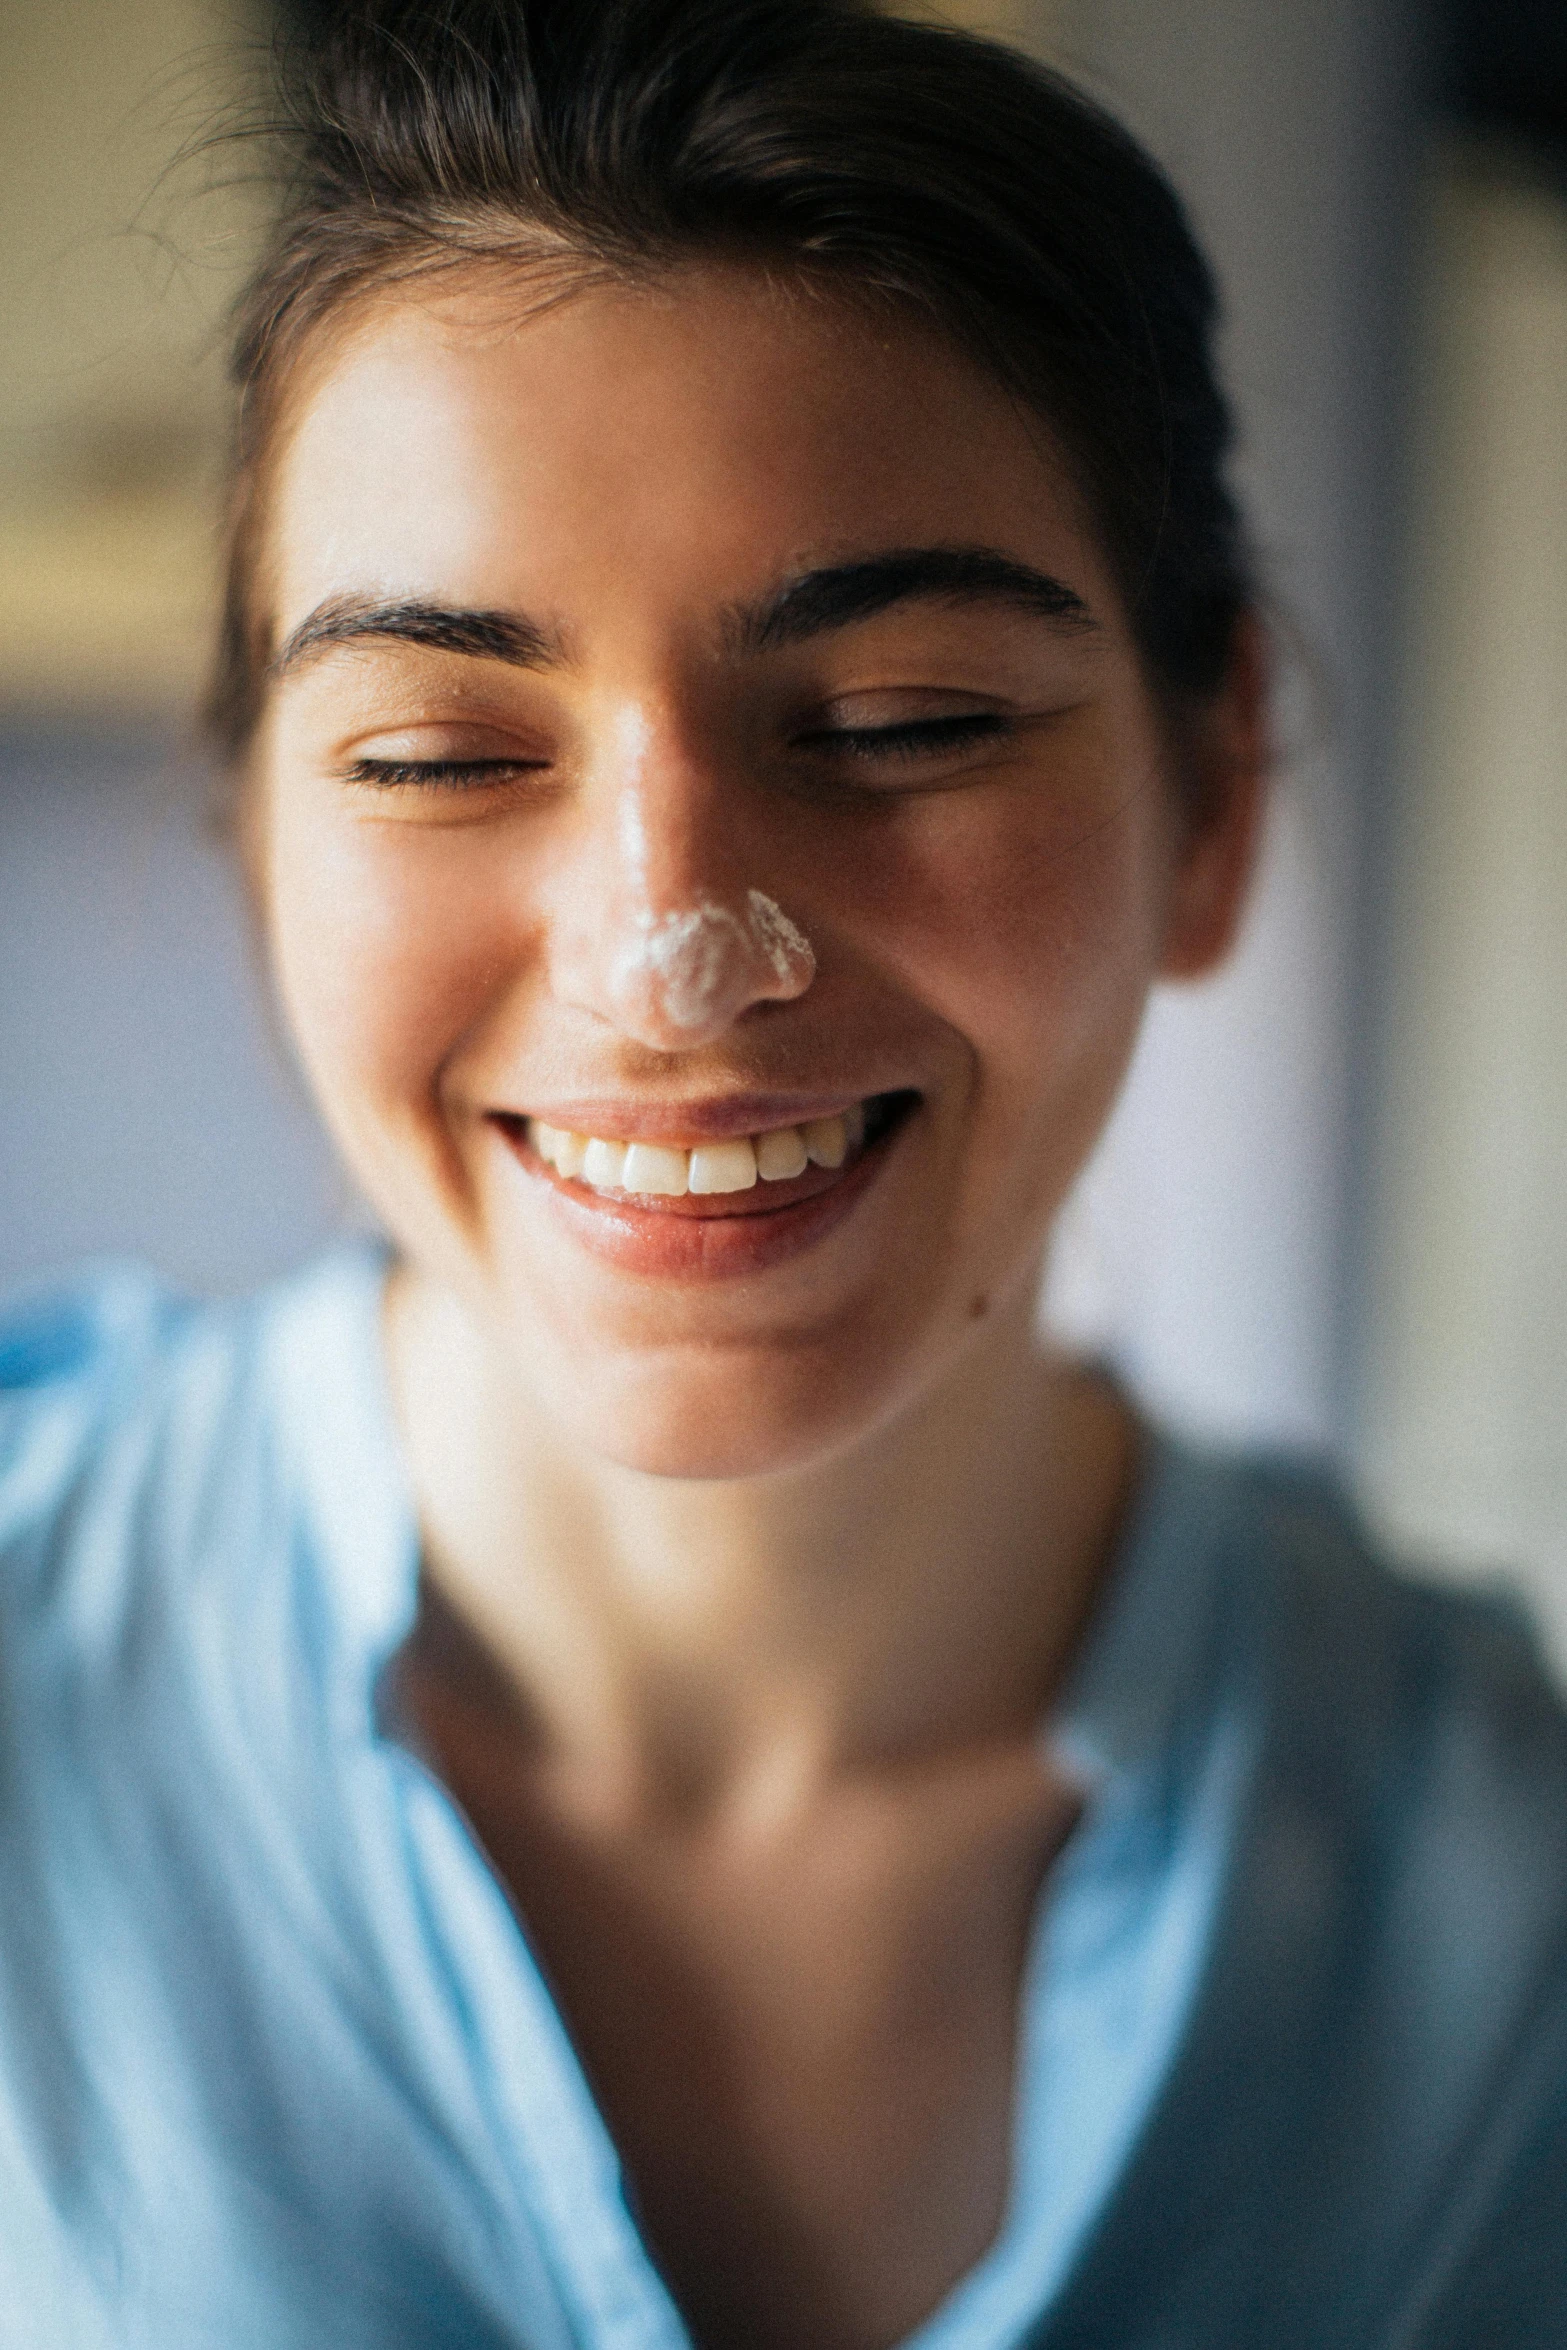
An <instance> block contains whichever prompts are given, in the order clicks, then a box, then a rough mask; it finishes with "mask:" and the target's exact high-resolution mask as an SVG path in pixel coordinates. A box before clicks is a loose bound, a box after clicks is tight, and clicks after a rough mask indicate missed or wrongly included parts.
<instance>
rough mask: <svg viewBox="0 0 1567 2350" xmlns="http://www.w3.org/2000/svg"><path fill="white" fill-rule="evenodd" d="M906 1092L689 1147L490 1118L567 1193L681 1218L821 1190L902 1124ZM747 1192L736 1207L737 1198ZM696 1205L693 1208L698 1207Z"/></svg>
mask: <svg viewBox="0 0 1567 2350" xmlns="http://www.w3.org/2000/svg"><path fill="white" fill-rule="evenodd" d="M918 1100H919V1095H918V1094H917V1093H915V1092H913V1091H909V1090H904V1091H900V1092H896V1093H881V1094H872V1095H870V1096H868V1097H867V1098H866V1099H865V1100H863V1101H861V1102H857V1103H855V1104H854V1105H853V1106H852V1107H851V1108H850V1109H848V1110H847V1111H844V1112H841V1113H838V1114H835V1115H834V1116H832V1117H827V1118H811V1119H807V1120H805V1121H804V1122H802V1123H801V1124H799V1125H795V1126H775V1127H769V1128H767V1129H766V1130H765V1131H763V1132H760V1133H757V1134H750V1135H738V1136H733V1137H727V1138H725V1139H723V1140H721V1141H713V1142H702V1143H697V1144H695V1145H693V1146H692V1147H691V1148H690V1149H682V1148H681V1147H680V1146H679V1145H676V1144H671V1143H667V1142H644V1141H638V1140H636V1139H635V1138H626V1137H623V1136H605V1135H596V1134H580V1133H577V1132H576V1131H575V1130H574V1129H571V1128H568V1127H560V1126H552V1125H550V1124H548V1123H547V1122H546V1121H545V1120H544V1119H542V1118H530V1117H520V1116H516V1115H513V1114H510V1113H506V1112H500V1113H497V1115H496V1123H497V1124H498V1125H499V1126H500V1127H501V1128H502V1130H503V1131H504V1132H505V1134H506V1136H507V1139H508V1141H510V1142H511V1143H512V1144H513V1147H520V1148H522V1149H523V1150H525V1151H526V1152H527V1153H528V1154H530V1155H531V1156H532V1157H534V1158H536V1159H538V1160H540V1161H542V1163H543V1164H544V1166H546V1167H547V1168H549V1169H550V1170H551V1172H552V1173H553V1174H554V1175H556V1176H557V1177H558V1178H560V1179H562V1181H563V1183H565V1184H567V1185H569V1186H570V1187H571V1189H573V1190H580V1191H586V1192H589V1193H597V1194H598V1195H600V1196H601V1197H603V1198H605V1199H607V1200H612V1201H616V1202H623V1203H628V1204H635V1205H637V1206H642V1207H648V1208H655V1209H656V1208H659V1207H664V1206H668V1207H674V1206H675V1204H676V1203H677V1202H678V1203H679V1208H680V1210H681V1211H683V1212H684V1213H685V1214H686V1215H693V1214H695V1215H702V1214H709V1215H734V1214H737V1213H739V1214H756V1215H760V1214H766V1213H768V1212H769V1211H770V1210H775V1209H780V1208H784V1207H788V1206H791V1205H793V1204H794V1203H795V1202H796V1201H797V1200H801V1199H806V1198H811V1197H814V1196H815V1195H816V1194H817V1193H818V1192H821V1191H823V1190H826V1189H828V1188H829V1187H830V1186H831V1185H832V1184H833V1183H834V1182H835V1180H836V1179H837V1178H838V1177H839V1176H840V1175H841V1174H843V1173H844V1172H845V1171H846V1170H847V1169H849V1168H851V1167H852V1166H854V1165H856V1164H857V1163H858V1162H859V1160H861V1159H862V1158H863V1157H865V1155H866V1154H867V1153H868V1152H870V1151H872V1150H873V1149H875V1147H876V1146H877V1145H878V1144H879V1143H882V1142H885V1141H886V1140H888V1139H889V1137H890V1136H891V1135H892V1134H893V1133H894V1132H895V1131H896V1129H897V1128H898V1127H899V1126H901V1125H902V1124H903V1122H904V1120H905V1119H906V1118H907V1117H908V1115H909V1114H910V1112H911V1111H912V1110H913V1109H914V1107H915V1105H916V1104H917V1102H918ZM741 1193H750V1194H752V1197H750V1198H749V1199H747V1200H746V1201H745V1202H744V1204H743V1206H742V1203H741V1201H740V1199H739V1197H738V1196H737V1195H739V1194H741ZM698 1202H700V1203H701V1204H700V1205H698Z"/></svg>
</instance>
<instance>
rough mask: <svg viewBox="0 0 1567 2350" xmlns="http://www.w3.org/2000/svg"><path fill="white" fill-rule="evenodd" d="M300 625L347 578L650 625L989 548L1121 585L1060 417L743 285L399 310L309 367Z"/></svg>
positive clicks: (499, 281) (300, 412)
mask: <svg viewBox="0 0 1567 2350" xmlns="http://www.w3.org/2000/svg"><path fill="white" fill-rule="evenodd" d="M268 503H269V507H270V514H271V531H270V534H269V538H270V549H269V553H270V559H269V562H268V565H267V569H268V571H269V573H270V575H271V577H270V582H269V585H270V589H271V593H270V596H269V599H268V600H269V602H270V603H271V604H272V606H273V611H274V614H275V618H276V622H277V625H278V627H279V628H280V629H283V630H286V629H287V627H288V626H289V625H290V623H291V621H292V620H293V619H295V618H297V617H298V616H299V615H300V614H301V613H303V612H304V611H306V610H308V609H310V608H311V607H312V605H314V604H315V603H316V602H317V601H318V600H319V599H320V598H321V597H322V596H325V595H330V594H334V593H339V592H342V591H343V590H344V589H345V588H349V589H359V590H371V591H376V592H391V593H396V592H420V593H429V592H436V591H438V592H440V593H442V594H445V595H451V596H454V597H461V598H467V599H477V600H479V601H482V602H484V603H486V604H492V605H493V604H497V603H500V604H507V603H516V604H520V605H526V606H528V607H529V608H535V609H536V608H539V607H540V605H541V604H544V605H547V606H549V607H550V608H551V609H552V610H553V611H555V612H556V613H558V615H559V616H560V617H561V619H562V620H563V621H565V622H566V623H567V624H568V625H569V624H570V622H571V620H572V618H573V616H574V615H575V614H576V612H577V611H578V610H582V611H587V610H591V611H592V612H593V613H594V614H595V615H596V616H598V617H613V616H616V615H620V616H625V617H631V616H634V615H636V614H637V613H639V612H640V613H644V614H651V613H653V612H654V611H655V610H658V611H663V610H665V609H668V608H672V607H675V606H678V607H680V608H682V609H687V610H690V611H692V612H693V613H695V612H699V611H702V610H704V609H711V608H713V607H716V606H720V605H723V604H726V603H728V602H730V601H732V600H733V599H735V598H737V597H743V596H745V595H746V594H747V593H748V592H750V591H752V590H753V589H754V588H755V587H756V586H757V585H759V584H760V583H762V582H765V581H767V580H770V579H773V578H775V577H777V576H779V575H781V574H782V573H785V572H787V571H789V570H791V569H797V568H800V567H802V566H804V565H806V564H809V563H812V562H816V561H821V560H832V559H836V558H841V557H843V556H845V555H853V554H855V553H858V552H861V551H864V550H868V549H875V548H879V547H883V546H909V545H919V544H939V543H942V542H946V543H959V544H972V543H980V544H984V545H987V546H994V547H1000V548H1004V549H1007V550H1008V551H1011V552H1013V553H1015V554H1016V555H1017V556H1018V557H1019V558H1020V559H1022V560H1024V561H1027V562H1034V563H1043V564H1044V565H1045V566H1046V567H1047V568H1050V569H1052V570H1054V571H1056V572H1058V573H1062V574H1064V575H1073V574H1075V575H1077V576H1078V577H1079V578H1084V579H1085V582H1086V584H1091V585H1092V586H1093V587H1095V589H1096V590H1097V591H1098V592H1097V596H1096V600H1097V601H1099V602H1100V603H1101V606H1102V604H1103V602H1104V600H1105V599H1104V590H1103V585H1102V582H1103V570H1102V566H1101V564H1100V561H1099V559H1098V555H1097V550H1096V548H1095V546H1094V545H1093V543H1092V538H1091V534H1090V532H1089V530H1088V526H1087V522H1086V518H1085V516H1084V513H1083V511H1082V507H1081V502H1080V501H1079V500H1078V498H1077V497H1076V496H1075V495H1074V493H1073V490H1072V487H1071V483H1070V480H1069V477H1068V476H1067V474H1066V471H1065V468H1064V467H1063V465H1062V464H1061V463H1060V461H1059V459H1058V458H1057V456H1056V454H1055V452H1054V450H1053V448H1052V446H1051V443H1050V440H1049V436H1048V433H1047V431H1046V429H1045V428H1044V426H1043V425H1042V424H1041V423H1040V421H1039V420H1038V419H1037V418H1036V417H1034V416H1032V415H1030V414H1028V413H1027V412H1025V411H1024V410H1023V409H1022V408H1021V407H1020V406H1019V404H1018V403H1017V402H1016V401H1014V400H1013V399H1011V398H1010V397H1009V396H1008V395H1007V394H1006V392H1005V391H1003V390H1002V388H1001V387H1000V386H999V385H998V384H996V383H995V382H994V381H993V380H992V379H991V378H990V377H989V376H987V375H986V374H985V373H984V372H983V371H982V370H981V369H980V368H978V367H977V366H976V365H974V364H973V363H972V362H970V361H969V360H968V359H967V358H965V357H964V356H963V355H962V354H961V353H960V352H958V351H957V350H956V349H955V348H954V347H953V346H952V345H951V344H950V343H949V342H948V341H947V340H946V339H945V338H943V337H942V336H941V335H939V334H938V333H936V332H935V331H934V330H931V329H929V328H927V327H925V326H924V325H923V324H922V323H921V322H920V321H918V320H917V319H915V318H914V317H912V316H910V315H908V314H905V313H902V312H894V311H891V310H890V309H889V310H887V311H884V312H881V311H876V310H872V309H870V308H869V307H868V306H867V305H865V304H864V303H862V302H855V301H853V300H851V299H849V298H848V297H846V296H842V295H838V294H835V293H833V292H831V291H830V290H822V289H820V288H815V287H804V288H802V287H800V286H797V285H789V284H780V283H777V282H774V281H770V280H768V279H766V278H765V277H763V276H761V275H760V274H759V273H756V272H751V271H745V270H740V269H732V268H713V269H705V270H701V271H697V270H692V271H690V272H689V273H686V274H683V275H681V276H679V277H676V278H673V279H670V280H666V281H663V282H661V283H659V284H657V285H654V286H635V287H630V286H624V285H618V284H616V285H608V286H593V287H585V288H583V289H582V290H580V291H577V292H575V293H573V294H571V295H570V296H569V298H567V299H565V300H558V301H556V302H554V303H553V304H551V305H549V306H544V307H541V306H540V305H539V304H538V303H537V301H536V300H534V299H530V289H529V287H528V285H527V283H526V281H525V280H524V279H522V278H520V277H514V278H512V279H511V280H509V281H508V280H507V279H506V278H505V277H504V276H501V275H499V274H498V273H493V272H492V273H490V274H489V275H488V276H487V277H486V278H485V279H484V280H482V281H480V282H475V283H471V284H469V285H467V286H464V287H461V288H456V289H453V288H450V287H448V288H446V289H445V290H442V291H439V292H435V293H431V292H429V291H425V292H423V293H417V294H411V295H410V294H405V295H403V296H401V297H398V298H395V299H388V298H385V297H383V298H381V299H379V300H378V301H377V302H376V303H375V304H374V305H373V306H372V307H371V308H369V309H368V310H367V311H366V312H365V313H364V314H363V315H361V316H359V317H358V318H356V319H355V320H354V321H353V322H352V323H351V325H350V326H349V327H347V328H346V329H343V330H340V331H339V332H338V333H337V335H336V336H335V337H333V338H331V339H329V340H326V341H325V342H324V343H323V344H322V346H321V348H320V349H319V351H318V352H317V354H316V355H315V357H314V360H313V362H312V363H311V364H310V365H309V367H308V369H306V370H302V372H301V375H300V378H299V381H298V384H297V387H296V390H295V393H294V397H293V400H292V403H291V410H290V413H289V415H288V418H287V422H286V430H285V433H284V436H283V438H282V440H281V444H280V449H279V454H278V456H277V459H276V463H275V469H274V475H273V482H272V492H271V496H270V498H269V501H268Z"/></svg>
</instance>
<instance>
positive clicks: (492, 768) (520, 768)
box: [346, 759, 536, 791]
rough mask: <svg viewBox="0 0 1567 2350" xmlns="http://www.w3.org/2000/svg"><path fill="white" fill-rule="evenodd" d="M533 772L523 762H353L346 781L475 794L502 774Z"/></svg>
mask: <svg viewBox="0 0 1567 2350" xmlns="http://www.w3.org/2000/svg"><path fill="white" fill-rule="evenodd" d="M534 772H536V769H535V764H534V763H533V762H531V761H529V760H525V759H356V760H355V761H354V763H353V765H352V767H350V768H349V770H348V773H347V777H346V780H347V781H348V782H349V783H368V784H373V785H375V786H377V787H378V788H381V789H393V788H396V787H398V786H414V787H417V786H419V785H421V784H422V785H423V786H424V787H425V788H426V789H427V790H428V789H431V788H433V787H437V786H441V785H445V786H448V787H449V788H450V789H452V790H454V791H474V790H477V789H478V788H479V786H481V785H482V784H486V783H494V782H495V781H496V780H497V778H498V777H500V776H503V775H531V774H533V773H534Z"/></svg>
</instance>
